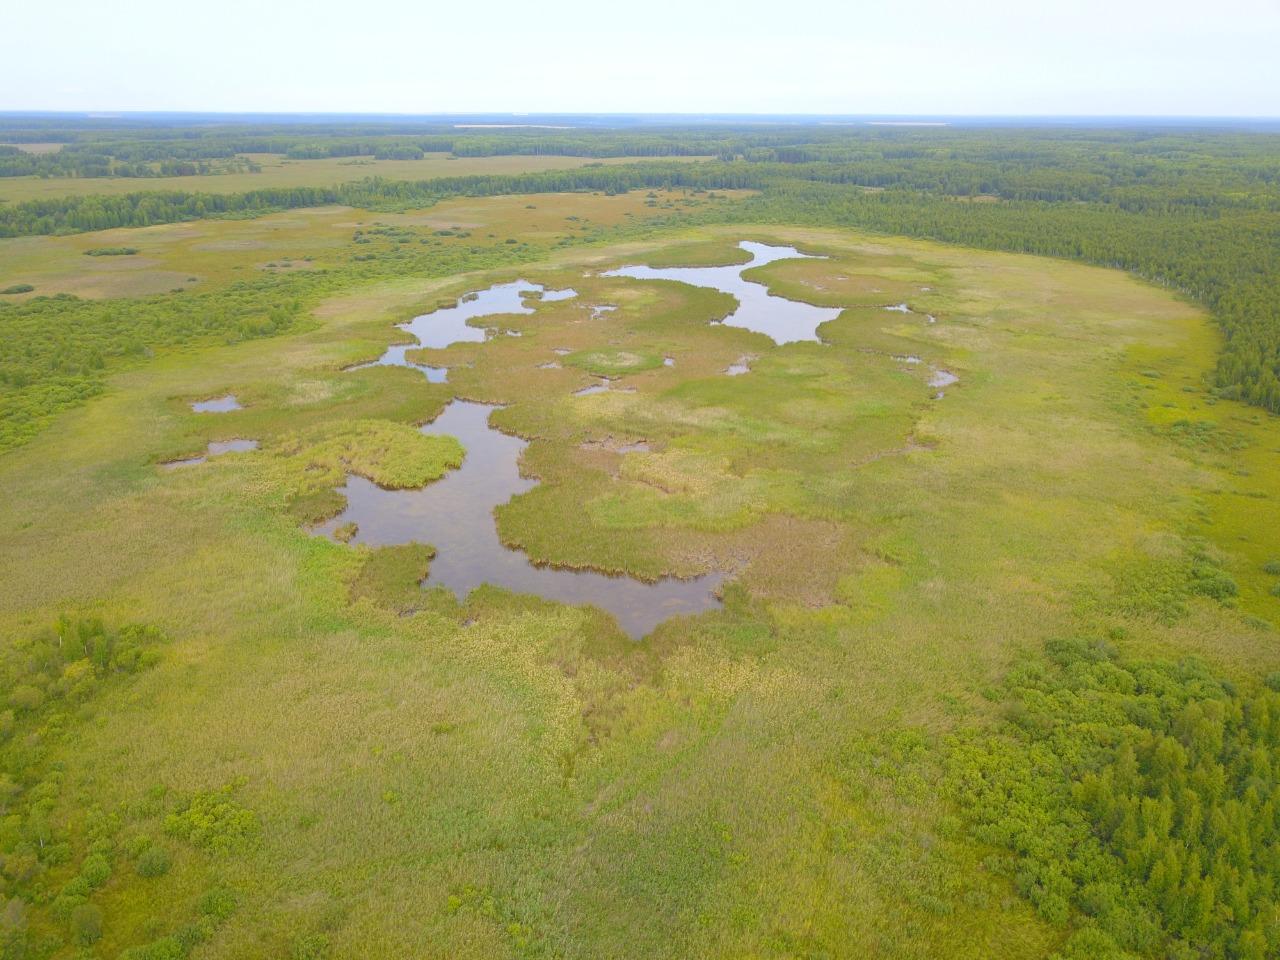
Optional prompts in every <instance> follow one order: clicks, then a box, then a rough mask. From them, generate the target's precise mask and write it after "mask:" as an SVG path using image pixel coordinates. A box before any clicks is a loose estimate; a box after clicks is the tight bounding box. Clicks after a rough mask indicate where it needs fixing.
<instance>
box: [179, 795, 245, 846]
mask: <svg viewBox="0 0 1280 960" xmlns="http://www.w3.org/2000/svg"><path fill="white" fill-rule="evenodd" d="M164 829H165V832H166V833H168V834H169V835H171V836H174V837H179V838H181V839H183V840H186V841H187V842H188V843H190V844H192V845H193V846H196V847H199V848H200V849H202V850H207V851H211V852H216V853H230V852H232V851H234V850H237V849H240V848H242V847H244V846H246V845H249V844H251V843H252V842H253V841H255V840H256V839H257V836H258V833H259V830H260V827H259V824H258V818H257V816H256V815H255V814H254V812H253V811H252V810H249V809H247V808H246V807H243V806H241V805H240V804H239V803H237V802H236V800H235V799H234V797H233V796H232V788H231V787H229V786H228V787H224V788H222V789H221V790H210V791H208V792H206V793H198V794H196V795H195V796H194V797H192V798H191V799H190V800H189V801H188V802H187V803H186V804H184V805H183V806H182V807H181V808H180V809H179V810H177V811H176V812H174V813H171V814H169V816H168V817H166V818H165V823H164Z"/></svg>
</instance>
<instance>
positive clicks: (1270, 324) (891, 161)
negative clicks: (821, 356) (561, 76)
mask: <svg viewBox="0 0 1280 960" xmlns="http://www.w3.org/2000/svg"><path fill="white" fill-rule="evenodd" d="M131 132H132V133H133V134H134V136H130V137H124V136H121V135H120V131H116V130H113V131H112V138H111V139H104V138H101V137H97V138H95V134H94V132H93V131H86V130H77V131H74V132H67V131H62V130H57V129H53V130H51V129H44V128H38V129H34V130H33V129H25V128H24V129H20V130H19V129H14V130H10V131H9V132H8V133H6V132H5V131H4V130H3V128H0V137H5V136H8V135H9V134H10V133H12V134H13V135H14V136H15V138H16V137H20V136H24V135H35V134H40V135H43V136H64V137H68V138H71V137H74V138H75V139H73V140H72V142H69V143H68V144H67V145H66V146H64V147H63V149H62V151H59V152H58V153H52V154H45V155H39V156H36V155H30V154H24V155H23V156H24V157H30V158H32V161H31V162H48V163H57V162H58V161H57V160H56V158H58V157H62V156H63V155H64V154H66V155H67V156H68V157H82V158H88V157H98V158H100V159H103V158H105V159H103V162H106V163H108V164H111V163H119V164H134V165H144V166H145V165H147V164H153V165H155V164H158V165H159V166H158V167H156V169H159V168H160V167H163V165H164V164H177V163H182V164H200V163H210V162H215V161H217V162H231V161H232V160H234V158H235V157H237V156H238V152H239V151H246V152H249V151H277V152H284V153H286V154H288V155H290V156H295V157H322V156H323V157H332V156H348V155H365V154H371V155H375V156H415V155H421V152H422V151H424V150H446V151H450V152H452V153H454V154H455V155H480V154H501V153H564V154H572V155H585V156H637V157H645V156H650V157H653V156H663V155H670V154H679V153H685V154H688V153H693V154H710V155H715V156H717V157H719V158H720V159H718V160H717V161H711V162H705V163H695V164H689V163H682V164H675V163H663V162H660V161H652V160H651V161H648V162H641V163H636V164H631V165H626V166H611V167H603V166H590V165H588V166H587V167H585V168H579V169H576V170H565V171H551V172H546V173H534V174H522V175H505V176H489V177H478V176H471V177H450V178H441V179H436V180H429V181H417V182H391V181H386V180H379V179H368V180H364V181H361V182H356V183H349V184H343V185H340V186H334V187H296V188H286V189H266V190H256V191H250V192H247V193H242V194H235V195H211V194H204V193H200V192H194V191H193V192H163V193H158V192H146V191H140V192H137V193H130V194H124V195H118V196H81V197H67V198H54V199H47V200H33V201H28V202H24V203H15V204H11V205H8V206H0V236H23V235H30V234H49V233H62V232H76V231H85V230H101V229H107V228H110V227H120V226H146V225H150V224H155V223H168V222H173V221H177V220H184V219H192V218H200V217H209V216H255V215H261V214H263V213H268V212H271V211H275V210H280V209H287V208H293V207H309V206H318V205H324V204H335V203H341V204H350V205H353V206H360V207H371V208H375V209H378V208H387V207H402V208H403V207H409V206H415V205H417V206H423V205H429V204H431V203H434V202H436V201H438V200H440V199H443V198H446V197H451V196H477V195H493V194H504V193H538V192H553V191H570V190H599V191H605V192H611V193H613V192H622V191H627V190H634V189H652V188H658V187H683V188H689V189H730V188H751V189H754V190H757V191H760V194H759V195H758V196H756V197H755V198H753V199H751V200H750V201H748V202H746V203H744V204H742V205H739V206H738V207H737V208H736V209H735V210H733V211H724V210H721V211H718V212H716V213H714V214H706V215H709V216H716V217H720V218H724V217H736V218H739V219H741V220H743V221H752V220H755V221H759V220H766V221H775V222H803V223H812V224H821V225H831V226H852V227H860V228H864V229H871V230H878V231H883V232H888V233H895V234H905V235H909V236H918V237H927V238H931V239H937V240H943V241H948V242H955V243H964V244H968V245H971V246H979V247H987V248H992V249H1001V250H1015V251H1024V252H1029V253H1037V254H1046V255H1050V256H1060V257H1068V258H1072V259H1080V260H1085V261H1088V262H1090V263H1097V264H1101V265H1104V266H1110V267H1119V268H1121V269H1125V270H1130V271H1132V272H1134V273H1136V274H1138V275H1139V276H1141V277H1143V278H1145V279H1148V280H1150V281H1152V282H1155V283H1159V284H1163V285H1166V286H1169V287H1172V288H1174V289H1176V290H1179V291H1181V292H1183V293H1185V294H1187V295H1188V296H1191V297H1193V298H1195V299H1196V300H1198V301H1200V302H1201V303H1203V304H1205V305H1206V306H1207V307H1208V308H1209V309H1210V310H1211V311H1213V313H1214V315H1215V316H1216V317H1217V319H1218V320H1219V322H1220V323H1221V325H1222V328H1223V332H1224V334H1225V346H1224V349H1223V352H1222V355H1221V358H1220V361H1219V364H1218V369H1217V375H1216V384H1217V387H1218V388H1219V389H1220V390H1221V392H1222V394H1223V395H1224V396H1230V397H1236V398H1239V399H1243V400H1245V401H1247V402H1249V403H1253V404H1256V405H1259V406H1262V407H1265V408H1267V409H1269V410H1272V411H1274V412H1280V135H1276V134H1274V133H1256V132H1253V133H1250V132H1231V131H1208V130H1199V131H1197V130H1174V129H1165V130H1161V129H1154V128H1153V129H1147V130H1142V129H1139V130H1132V129H1131V130H1117V129H1105V128H1104V129H1096V130H1088V129H1077V128H1071V129H1057V130H1055V129H1044V130H1027V129H1018V128H1009V129H1003V128H989V129H974V128H957V129H954V130H950V129H946V128H941V129H933V128H930V129H928V130H919V129H910V128H906V129H881V128H870V127H862V128H856V127H855V128H843V127H842V128H828V127H814V126H801V125H793V126H789V127H782V126H762V127H760V128H758V129H757V128H735V127H731V126H730V127H723V128H721V127H697V128H693V129H691V130H687V131H685V134H684V135H683V136H681V135H680V134H679V133H678V132H677V131H673V130H669V129H665V128H657V129H643V130H628V131H619V130H615V129H605V130H577V129H575V130H570V131H550V130H504V131H501V132H495V131H493V130H480V131H458V130H453V131H450V132H443V131H440V130H436V132H434V133H422V134H418V135H412V134H409V133H406V132H403V131H401V130H400V128H397V127H394V126H393V127H392V128H391V132H389V133H387V135H384V136H381V137H379V136H375V135H374V134H375V133H376V132H377V131H376V130H374V129H370V128H367V127H366V128H358V129H350V128H344V127H338V128H336V129H327V130H314V129H310V128H298V127H297V126H292V127H286V128H263V129H258V128H245V129H237V130H232V131H225V130H221V129H220V128H215V129H213V130H187V131H183V130H182V129H181V128H179V129H178V130H177V131H173V130H169V131H166V135H165V136H164V137H153V138H146V137H143V136H141V135H140V134H142V133H147V132H148V131H147V130H146V129H144V130H141V131H138V130H134V131H131ZM6 156H10V157H11V156H12V155H11V154H6ZM43 158H51V159H48V160H45V159H43ZM3 161H4V157H3V156H0V165H2V164H3ZM95 162H97V161H95Z"/></svg>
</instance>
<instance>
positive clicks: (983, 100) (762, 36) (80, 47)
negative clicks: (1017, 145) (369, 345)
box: [0, 0, 1280, 117]
mask: <svg viewBox="0 0 1280 960" xmlns="http://www.w3.org/2000/svg"><path fill="white" fill-rule="evenodd" d="M4 32H5V34H6V40H5V42H4V44H3V47H4V53H3V56H0V110H77V111H78V110H93V111H126V110H183V111H229V112H235V111H260V112H369V113H472V112H508V111H514V112H533V113H557V112H565V113H593V112H611V113H613V112H619V113H622V112H639V113H645V112H660V113H819V114H890V115H903V116H912V115H965V114H968V115H974V114H978V115H998V114H1006V115H1015V116H1016V115H1024V116H1025V115H1054V114H1062V115H1120V116H1125V115H1127V116H1137V115H1143V116H1254V117H1261V116H1265V117H1275V116H1280V0H1217V2H1213V3H1208V2H1205V0H1074V2H1063V0H1048V2H1046V0H1040V2H1036V0H986V2H982V3H960V2H957V0H878V2H875V3H868V2H865V0H807V2H799V3H796V2H790V3H788V2H780V0H770V2H761V0H737V2H735V3H727V2H722V0H643V2H640V3H609V2H607V0H540V2H532V0H519V2H514V0H472V2H458V0H450V2H447V3H443V2H440V0H363V2H360V3H351V2H344V3H341V4H339V3H336V2H332V0H306V2H299V0H217V2H213V3H207V2H206V3H174V2H173V0H128V2H126V3H104V2H102V0H63V2H61V3H56V4H55V3H49V2H18V3H13V4H11V5H8V9H7V10H6V12H5V16H4Z"/></svg>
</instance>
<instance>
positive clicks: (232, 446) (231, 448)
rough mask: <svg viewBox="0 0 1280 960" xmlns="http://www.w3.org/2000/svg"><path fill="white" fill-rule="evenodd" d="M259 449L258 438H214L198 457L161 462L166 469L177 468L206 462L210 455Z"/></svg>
mask: <svg viewBox="0 0 1280 960" xmlns="http://www.w3.org/2000/svg"><path fill="white" fill-rule="evenodd" d="M257 449H258V441H257V440H213V441H210V443H209V446H208V447H207V448H206V449H205V452H204V453H203V454H202V455H200V456H198V457H187V458H186V459H184V460H169V461H167V462H166V463H162V464H160V466H162V467H164V468H165V469H166V470H175V469H177V468H178V467H194V466H195V465H196V464H197V463H204V462H205V461H206V460H208V459H209V458H210V457H220V456H222V455H223V454H224V453H247V452H248V451H250V450H257Z"/></svg>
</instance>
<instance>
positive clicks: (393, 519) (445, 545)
mask: <svg viewBox="0 0 1280 960" xmlns="http://www.w3.org/2000/svg"><path fill="white" fill-rule="evenodd" d="M492 410H493V407H490V406H487V405H485V404H480V403H473V402H470V401H466V400H454V401H453V402H452V403H450V404H449V405H448V406H447V407H446V408H445V409H444V412H442V413H441V414H440V416H438V417H437V418H436V419H435V420H434V421H433V422H432V423H429V424H427V425H426V426H424V427H423V428H422V432H423V433H426V434H447V435H449V436H453V437H457V438H458V440H459V441H461V443H462V445H463V446H464V447H465V448H466V451H467V454H466V458H465V459H464V460H463V463H462V467H461V468H460V469H458V470H454V471H453V472H451V473H449V474H446V475H445V476H444V477H443V478H442V479H440V480H437V481H436V482H435V483H430V484H427V486H425V487H423V488H421V489H419V490H384V489H382V488H381V487H379V486H378V485H377V484H375V483H372V482H370V481H369V480H365V479H364V478H363V477H356V476H351V477H348V479H347V483H346V486H344V487H343V488H342V490H341V492H342V493H343V494H344V495H345V496H346V498H347V508H346V509H345V510H344V511H343V512H342V513H341V514H339V515H338V516H336V517H334V518H333V519H331V520H329V521H327V522H326V523H324V524H321V525H320V526H319V527H317V528H316V532H317V533H321V534H324V535H327V536H332V535H333V533H334V531H335V530H336V529H338V528H339V527H341V526H343V525H345V524H350V523H354V524H355V525H356V533H355V536H354V537H352V538H351V542H353V543H367V544H370V545H375V546H386V545H390V544H401V543H427V544H431V545H432V546H434V547H435V548H436V556H435V558H434V559H433V560H432V561H431V567H430V574H429V576H428V577H427V579H426V581H425V585H426V586H428V587H431V586H441V587H446V588H447V589H449V590H452V591H453V592H454V594H455V595H457V597H458V598H459V599H462V598H464V597H466V595H467V594H468V593H470V592H471V591H472V590H474V589H475V588H476V587H478V586H480V585H481V584H484V583H490V584H493V585H495V586H499V587H503V588H505V589H507V590H512V591H515V592H518V593H532V594H536V595H538V596H540V597H545V598H546V599H548V600H556V601H558V602H560V603H568V604H594V605H595V606H597V607H600V608H601V609H603V610H607V611H608V612H609V613H611V614H613V616H614V617H615V618H616V619H617V621H618V624H619V625H620V626H621V627H622V629H623V630H625V631H626V632H627V633H628V634H630V635H631V636H632V637H635V638H640V637H643V636H645V635H646V634H648V633H649V632H650V631H652V630H653V628H654V627H656V626H657V625H658V624H659V623H661V622H662V621H663V620H666V619H667V618H669V617H673V616H677V615H680V614H689V613H699V612H701V611H703V610H711V609H716V608H718V607H719V606H720V600H719V599H718V598H717V596H716V591H717V590H718V589H719V587H720V584H721V583H722V581H723V580H724V575H723V574H722V573H710V574H706V575H704V576H701V577H696V578H693V579H689V580H680V579H677V578H674V577H669V578H665V579H662V580H658V581H657V582H655V583H645V582H644V581H642V580H636V579H634V578H631V577H624V576H609V575H607V574H603V573H599V572H596V571H590V570H581V571H580V570H566V569H560V568H555V567H545V566H537V565H535V564H534V563H532V562H531V561H530V560H529V558H528V557H527V556H526V555H525V554H524V553H522V552H520V551H517V550H512V549H510V548H508V547H506V546H504V545H503V544H502V542H501V541H500V540H499V539H498V530H497V526H496V524H495V522H494V516H493V511H494V508H495V507H498V506H500V505H502V504H504V503H506V502H507V501H508V500H510V499H511V498H512V497H514V496H516V495H518V494H521V493H524V492H525V491H527V490H530V489H532V488H533V487H534V486H536V485H537V481H536V480H531V479H528V478H526V477H522V476H520V469H519V461H520V454H521V452H522V451H523V450H524V448H525V447H526V446H528V442H527V441H525V440H522V439H520V438H519V437H513V436H509V435H507V434H504V433H502V432H500V431H498V430H495V429H493V428H492V427H490V426H489V414H490V412H491V411H492Z"/></svg>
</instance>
